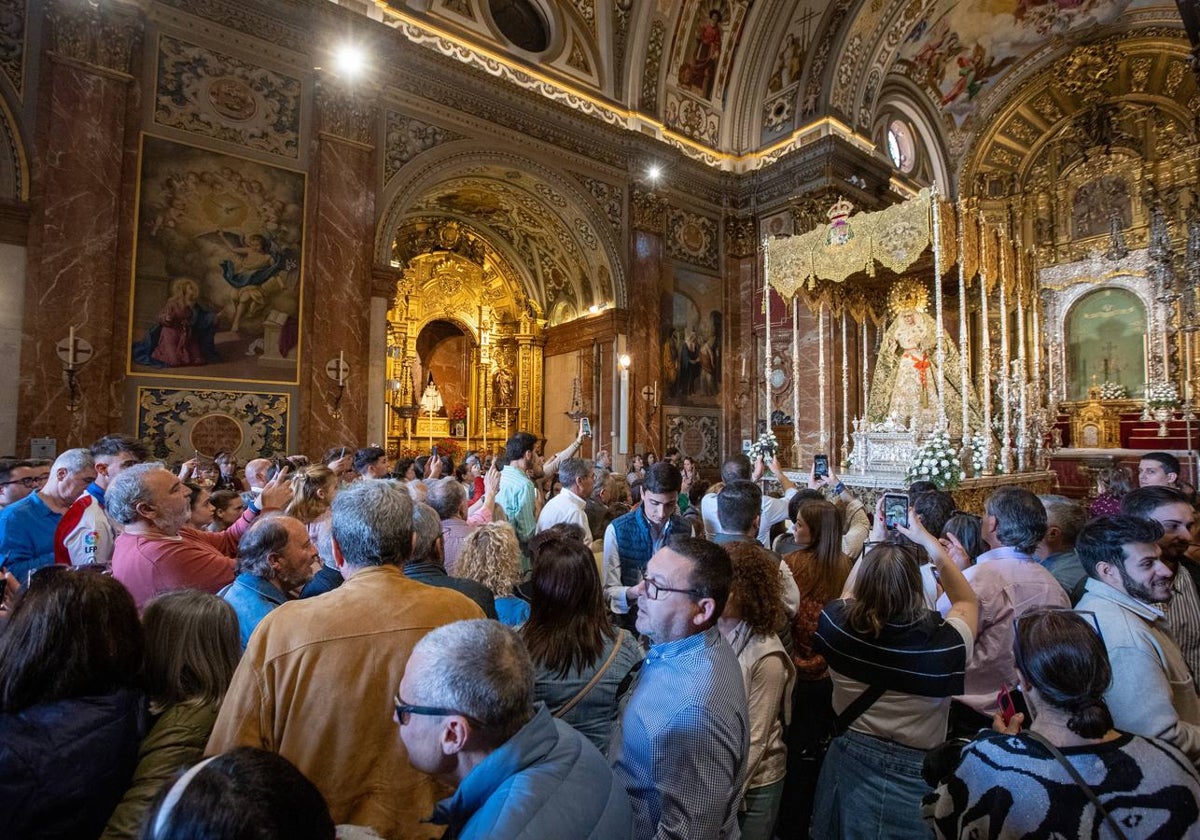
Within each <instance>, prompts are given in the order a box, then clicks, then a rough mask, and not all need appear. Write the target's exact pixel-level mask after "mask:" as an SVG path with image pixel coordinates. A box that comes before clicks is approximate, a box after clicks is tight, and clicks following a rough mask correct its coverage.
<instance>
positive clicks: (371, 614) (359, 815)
mask: <svg viewBox="0 0 1200 840" xmlns="http://www.w3.org/2000/svg"><path fill="white" fill-rule="evenodd" d="M412 521H413V506H412V500H411V498H410V497H409V495H408V493H406V492H405V491H404V490H401V489H397V488H395V487H393V486H392V485H391V484H390V483H388V482H385V481H374V480H368V481H359V482H355V483H354V484H353V485H351V486H350V487H347V488H345V489H343V490H342V491H341V492H339V493H338V496H337V498H336V499H335V501H334V503H333V528H332V530H333V551H334V558H335V559H336V561H337V563H338V567H339V569H340V571H341V572H342V574H343V575H344V576H345V578H346V582H345V583H344V584H343V585H342V586H341V587H339V588H338V589H336V590H334V591H332V592H328V593H325V594H323V595H320V596H318V597H316V598H309V599H305V600H300V601H291V602H289V603H286V604H283V605H282V606H280V607H279V608H277V609H275V610H273V611H272V612H271V613H269V614H268V615H267V616H266V618H264V619H263V621H262V623H261V624H260V625H259V627H258V630H257V632H256V633H255V634H254V637H253V638H252V639H251V640H250V644H249V646H248V647H247V649H246V653H245V656H243V658H242V661H241V664H239V665H238V669H237V672H236V673H235V674H234V677H233V683H232V684H231V685H230V687H229V693H228V694H227V695H226V697H225V702H224V704H223V705H222V707H221V713H220V716H219V717H218V718H217V724H216V727H215V728H214V729H213V733H212V737H211V738H210V740H209V742H208V750H207V753H208V755H216V754H217V753H221V752H224V751H226V750H229V749H232V748H233V747H238V746H253V747H260V748H263V749H267V750H272V751H274V752H277V753H279V754H280V755H283V756H284V757H286V758H288V759H289V760H291V761H292V762H293V763H294V764H295V765H296V766H297V767H299V768H300V770H301V771H302V772H303V773H304V774H305V775H306V776H308V777H309V778H310V779H311V780H312V781H313V782H314V783H315V784H316V785H317V787H318V788H320V790H321V793H322V794H323V795H324V796H325V799H326V801H327V802H328V803H329V810H330V812H331V814H332V815H333V818H334V821H335V822H337V823H349V824H354V825H366V826H370V827H371V828H374V829H375V830H376V831H378V832H379V833H380V834H382V835H383V836H384V837H386V838H388V840H418V838H421V839H422V840H423V838H433V837H437V836H438V835H439V834H440V833H441V830H440V827H435V826H432V825H428V824H424V823H422V822H421V820H422V819H423V818H425V817H427V816H428V815H429V814H430V813H432V811H433V806H434V803H435V802H437V800H438V799H440V798H442V797H443V796H445V795H446V794H447V793H448V790H447V788H445V787H444V786H443V785H441V784H440V783H438V782H436V781H435V780H434V779H433V778H431V777H430V776H427V775H425V774H424V773H420V772H418V771H416V770H414V769H413V768H412V767H411V766H410V764H409V762H408V756H407V754H406V752H405V750H404V747H403V745H402V744H401V743H400V741H399V739H398V738H396V731H395V724H394V723H393V722H392V715H393V708H392V707H393V696H394V693H395V690H396V686H397V685H399V683H400V679H401V677H402V676H403V675H404V668H405V665H406V664H407V663H408V658H409V655H410V653H411V652H412V649H413V646H414V645H415V644H416V643H417V642H418V641H419V640H420V639H421V638H422V637H423V636H424V635H425V634H426V633H428V632H429V631H430V630H432V629H433V628H435V627H438V626H441V625H443V624H448V623H450V622H452V621H458V620H460V619H469V618H482V617H483V611H482V610H481V609H480V608H479V607H478V606H477V605H476V604H475V603H474V602H473V601H471V600H470V599H469V598H467V597H466V596H464V595H460V594H459V593H457V592H454V591H453V590H449V589H438V588H435V587H432V586H425V585H424V584H420V583H416V582H414V581H411V580H409V579H408V578H406V577H405V576H404V574H403V572H402V571H401V568H402V567H403V565H404V562H405V560H407V559H408V556H409V554H410V552H411V551H412V543H413V525H412Z"/></svg>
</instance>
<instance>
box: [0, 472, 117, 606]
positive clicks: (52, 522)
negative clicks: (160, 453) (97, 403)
mask: <svg viewBox="0 0 1200 840" xmlns="http://www.w3.org/2000/svg"><path fill="white" fill-rule="evenodd" d="M95 480H96V469H95V467H94V466H93V465H92V455H91V453H90V452H88V451H87V450H86V449H68V450H67V451H66V452H64V453H63V454H61V455H59V456H58V458H56V459H55V461H54V464H53V465H52V466H51V468H50V478H49V480H47V481H46V483H45V485H44V486H43V487H42V489H41V490H39V491H37V492H36V493H30V494H29V495H28V496H26V497H25V498H24V499H21V501H19V502H16V503H15V504H11V505H9V506H8V507H6V508H4V510H0V558H3V559H2V561H0V562H3V563H5V564H6V565H7V566H8V570H9V571H10V572H12V573H13V575H14V576H15V577H16V578H17V580H18V581H20V582H21V584H22V585H25V582H26V581H27V580H28V578H29V573H30V572H32V571H34V570H35V569H40V568H41V567H42V566H49V565H51V564H52V563H53V562H54V530H55V529H56V528H57V527H58V522H59V520H60V519H62V515H63V514H64V513H66V511H67V508H69V507H70V506H71V503H72V502H74V501H75V499H77V498H78V497H79V494H80V493H82V492H83V489H84V488H85V487H87V486H88V485H89V484H91V483H92V482H93V481H95Z"/></svg>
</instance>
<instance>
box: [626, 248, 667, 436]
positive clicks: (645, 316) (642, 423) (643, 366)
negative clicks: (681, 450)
mask: <svg viewBox="0 0 1200 840" xmlns="http://www.w3.org/2000/svg"><path fill="white" fill-rule="evenodd" d="M629 300H630V302H631V305H630V323H629V354H630V356H632V357H633V367H632V372H633V376H634V380H635V382H641V383H643V384H645V383H651V384H653V383H657V384H658V406H659V407H658V408H657V409H654V408H652V407H651V405H649V404H647V402H646V401H645V400H644V399H642V395H641V393H640V391H641V388H640V387H637V388H635V389H633V390H634V391H635V393H633V394H631V396H630V400H631V403H632V410H633V418H632V422H631V426H632V438H631V440H630V451H631V452H646V451H650V452H657V453H659V454H661V453H662V436H661V435H662V433H661V429H662V425H661V424H662V402H663V395H664V383H663V380H662V376H663V369H662V357H661V350H660V346H661V345H660V339H659V336H660V334H661V329H662V318H663V315H662V313H663V308H664V306H669V305H670V300H671V290H670V281H669V278H666V277H664V264H663V240H662V237H661V236H659V235H658V234H656V233H648V232H646V231H642V230H638V231H635V232H634V254H633V265H632V266H631V268H630V280H629Z"/></svg>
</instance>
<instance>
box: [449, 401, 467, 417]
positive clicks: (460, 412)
mask: <svg viewBox="0 0 1200 840" xmlns="http://www.w3.org/2000/svg"><path fill="white" fill-rule="evenodd" d="M450 419H451V420H466V419H467V404H466V403H459V404H458V405H456V406H454V408H452V409H450Z"/></svg>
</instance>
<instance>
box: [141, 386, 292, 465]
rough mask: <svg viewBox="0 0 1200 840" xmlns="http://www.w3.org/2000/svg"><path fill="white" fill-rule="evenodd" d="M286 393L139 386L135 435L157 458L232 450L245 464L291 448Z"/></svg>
mask: <svg viewBox="0 0 1200 840" xmlns="http://www.w3.org/2000/svg"><path fill="white" fill-rule="evenodd" d="M290 402H291V397H290V396H289V395H287V394H270V393H250V392H245V391H180V390H175V389H171V388H138V405H137V436H138V437H139V438H141V439H142V440H144V441H146V443H148V444H149V445H150V449H151V452H152V454H153V455H154V457H155V458H158V459H161V460H163V461H166V462H169V463H175V462H179V461H185V460H187V459H188V458H191V457H192V456H193V455H194V454H195V453H197V452H199V453H200V454H202V455H207V456H209V457H210V458H211V457H212V456H213V455H215V454H216V453H217V452H220V451H222V450H224V451H226V452H234V453H236V454H237V457H238V460H239V461H241V462H242V463H243V464H244V463H245V462H246V461H249V460H250V459H251V458H266V457H270V456H272V455H274V454H277V453H281V452H287V451H288V406H289V405H290Z"/></svg>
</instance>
